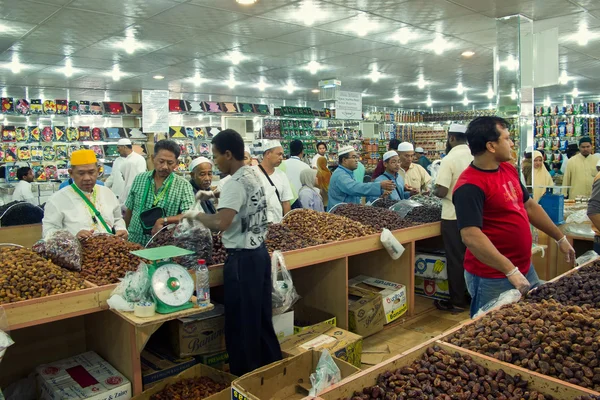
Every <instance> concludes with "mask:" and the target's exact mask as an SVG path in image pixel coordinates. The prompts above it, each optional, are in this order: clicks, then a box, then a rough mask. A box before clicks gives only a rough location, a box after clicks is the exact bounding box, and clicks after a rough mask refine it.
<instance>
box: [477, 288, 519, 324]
mask: <svg viewBox="0 0 600 400" xmlns="http://www.w3.org/2000/svg"><path fill="white" fill-rule="evenodd" d="M519 300H521V292H519V291H518V290H517V289H511V290H507V291H506V292H504V293H501V294H500V296H498V298H496V299H494V300H492V301H490V302H489V303H487V304H486V305H484V306H483V307H481V308H480V309H479V310H478V311H477V313H476V314H475V315H474V316H473V318H477V317H479V316H480V315H482V314H485V313H487V312H488V311H490V310H493V309H495V308H499V307H502V306H504V305H507V304H512V303H516V302H517V301H519Z"/></svg>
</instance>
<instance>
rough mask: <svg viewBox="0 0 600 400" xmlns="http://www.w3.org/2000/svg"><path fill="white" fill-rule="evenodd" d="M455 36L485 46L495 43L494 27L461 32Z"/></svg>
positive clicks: (491, 45)
mask: <svg viewBox="0 0 600 400" xmlns="http://www.w3.org/2000/svg"><path fill="white" fill-rule="evenodd" d="M456 36H457V37H458V38H460V39H462V40H464V41H466V42H471V43H474V44H479V45H482V46H486V47H493V46H495V45H496V28H493V29H486V30H485V31H478V32H471V33H461V34H460V35H456ZM474 51H476V50H474Z"/></svg>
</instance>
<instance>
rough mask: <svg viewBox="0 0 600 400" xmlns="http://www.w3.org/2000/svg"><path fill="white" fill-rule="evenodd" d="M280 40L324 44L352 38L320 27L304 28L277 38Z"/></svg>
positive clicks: (306, 44) (315, 44)
mask: <svg viewBox="0 0 600 400" xmlns="http://www.w3.org/2000/svg"><path fill="white" fill-rule="evenodd" d="M276 39H277V41H278V42H285V43H292V44H296V45H305V46H322V45H325V44H331V43H338V42H343V41H344V40H348V39H352V37H351V36H347V35H341V34H338V33H333V32H327V31H322V30H320V29H304V30H301V31H298V32H294V33H290V34H288V35H283V36H279V37H277V38H276Z"/></svg>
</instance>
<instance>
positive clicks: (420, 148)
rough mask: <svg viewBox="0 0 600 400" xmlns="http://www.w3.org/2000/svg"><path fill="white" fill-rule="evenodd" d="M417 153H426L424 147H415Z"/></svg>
mask: <svg viewBox="0 0 600 400" xmlns="http://www.w3.org/2000/svg"><path fill="white" fill-rule="evenodd" d="M415 153H425V150H423V148H422V147H417V148H416V149H415Z"/></svg>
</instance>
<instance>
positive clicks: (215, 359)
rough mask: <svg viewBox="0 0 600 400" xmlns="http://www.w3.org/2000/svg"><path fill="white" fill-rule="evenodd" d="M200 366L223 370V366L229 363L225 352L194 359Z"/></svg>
mask: <svg viewBox="0 0 600 400" xmlns="http://www.w3.org/2000/svg"><path fill="white" fill-rule="evenodd" d="M194 358H195V359H196V361H197V362H198V363H200V364H204V365H208V366H209V367H213V368H217V369H223V366H224V365H227V364H228V363H229V354H228V353H227V351H219V352H217V353H212V354H204V355H200V356H196V357H194Z"/></svg>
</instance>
